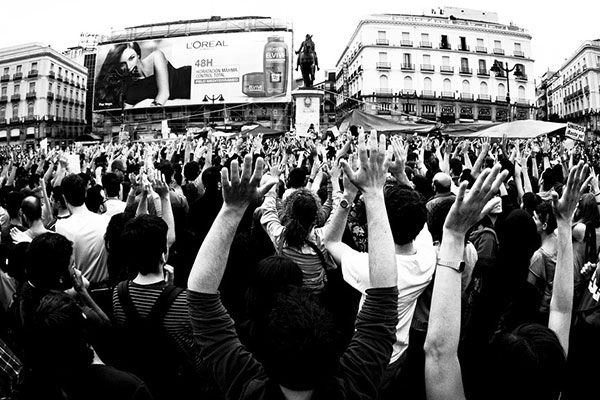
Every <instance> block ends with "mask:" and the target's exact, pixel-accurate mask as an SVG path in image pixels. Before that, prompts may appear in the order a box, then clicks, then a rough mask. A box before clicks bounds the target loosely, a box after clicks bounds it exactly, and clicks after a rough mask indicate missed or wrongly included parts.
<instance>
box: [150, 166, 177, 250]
mask: <svg viewBox="0 0 600 400" xmlns="http://www.w3.org/2000/svg"><path fill="white" fill-rule="evenodd" d="M155 173H156V177H155V179H154V182H153V185H152V186H153V189H154V191H155V192H156V193H157V194H158V196H159V197H160V209H161V218H162V219H163V220H164V221H165V222H166V223H167V227H168V231H167V248H171V246H172V245H173V243H175V217H174V216H173V208H172V207H171V196H170V195H169V185H167V182H166V180H165V176H164V175H163V174H161V173H160V172H159V171H156V172H155Z"/></svg>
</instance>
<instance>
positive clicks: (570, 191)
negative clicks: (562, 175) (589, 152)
mask: <svg viewBox="0 0 600 400" xmlns="http://www.w3.org/2000/svg"><path fill="white" fill-rule="evenodd" d="M589 170H590V169H589V167H588V165H587V164H584V163H583V161H579V164H577V165H576V166H575V167H573V168H571V171H570V172H569V178H568V179H567V184H566V185H565V187H564V188H563V192H562V197H561V198H560V199H559V198H558V193H556V192H552V208H553V209H554V215H555V216H556V220H557V221H559V222H560V221H572V220H573V215H574V214H575V210H576V209H577V204H578V203H579V198H580V197H581V194H582V193H581V191H582V188H586V187H587V185H588V184H589V183H590V181H591V179H592V176H591V175H590V176H588V175H589ZM586 177H587V179H586Z"/></svg>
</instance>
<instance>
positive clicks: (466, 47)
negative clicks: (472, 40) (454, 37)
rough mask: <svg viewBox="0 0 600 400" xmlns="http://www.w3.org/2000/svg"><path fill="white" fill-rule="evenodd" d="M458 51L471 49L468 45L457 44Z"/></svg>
mask: <svg viewBox="0 0 600 400" xmlns="http://www.w3.org/2000/svg"><path fill="white" fill-rule="evenodd" d="M457 50H458V51H471V47H470V46H458V49H457Z"/></svg>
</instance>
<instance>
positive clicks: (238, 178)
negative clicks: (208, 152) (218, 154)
mask: <svg viewBox="0 0 600 400" xmlns="http://www.w3.org/2000/svg"><path fill="white" fill-rule="evenodd" d="M264 164H265V162H264V160H263V159H262V157H259V158H258V159H257V160H256V166H255V168H254V172H253V171H252V155H250V154H246V156H245V157H244V164H243V166H242V172H241V174H240V168H239V165H238V161H237V160H234V161H232V162H231V171H228V170H227V168H223V169H222V170H221V184H222V187H223V189H222V192H223V201H224V203H225V206H226V207H229V208H233V209H237V210H240V211H244V210H245V209H246V208H247V207H248V205H249V204H250V203H251V202H252V201H254V200H258V199H260V198H261V197H262V196H263V195H264V194H265V193H266V192H268V191H269V189H270V188H271V187H272V186H273V185H274V184H275V183H277V180H275V179H272V180H271V181H269V182H268V183H266V184H265V185H264V186H263V187H259V184H260V180H261V178H262V174H263V168H264Z"/></svg>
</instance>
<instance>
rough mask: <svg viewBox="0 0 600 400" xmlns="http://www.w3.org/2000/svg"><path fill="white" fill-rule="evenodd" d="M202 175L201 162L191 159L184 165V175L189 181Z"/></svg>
mask: <svg viewBox="0 0 600 400" xmlns="http://www.w3.org/2000/svg"><path fill="white" fill-rule="evenodd" d="M198 175H200V164H198V162H197V161H190V162H189V163H187V164H185V165H184V166H183V176H185V179H186V180H187V181H193V180H195V179H196V178H197V177H198Z"/></svg>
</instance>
